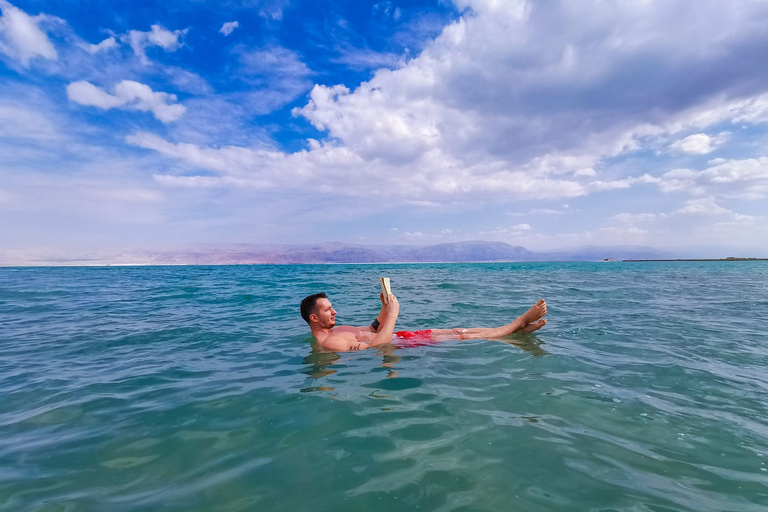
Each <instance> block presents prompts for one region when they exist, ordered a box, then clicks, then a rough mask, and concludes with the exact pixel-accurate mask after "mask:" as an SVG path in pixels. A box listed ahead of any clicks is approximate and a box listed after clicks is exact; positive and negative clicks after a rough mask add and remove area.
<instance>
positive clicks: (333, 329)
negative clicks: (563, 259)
mask: <svg viewBox="0 0 768 512" xmlns="http://www.w3.org/2000/svg"><path fill="white" fill-rule="evenodd" d="M380 298H381V311H380V312H379V314H378V316H377V317H376V320H375V321H374V322H373V323H372V324H371V325H367V326H364V327H353V326H351V325H339V326H337V325H336V310H334V309H333V306H332V305H331V301H329V300H328V296H327V295H326V294H324V293H317V294H315V295H310V296H309V297H306V298H305V299H304V300H303V301H301V317H302V318H303V319H304V321H306V322H307V323H308V324H309V328H310V329H311V330H312V336H314V337H315V339H316V340H317V342H318V343H319V344H320V346H322V347H323V348H326V349H328V350H333V351H335V352H345V351H350V350H365V349H367V348H371V347H375V346H378V345H385V344H387V343H392V341H393V337H394V340H398V339H400V340H412V341H416V342H417V344H421V345H424V344H431V343H434V342H437V341H441V340H449V339H454V340H456V339H458V340H467V339H476V338H485V339H487V338H498V337H501V336H506V335H508V334H512V333H513V332H526V333H527V332H533V331H536V330H538V329H541V328H542V327H544V325H545V324H546V323H547V321H546V320H545V319H543V318H542V317H543V316H544V315H546V314H547V303H546V302H544V300H543V299H542V300H540V301H538V302H537V303H536V304H534V305H533V306H531V308H530V309H529V310H528V311H526V312H525V313H523V314H522V315H520V316H519V317H517V318H515V320H514V321H512V323H509V324H507V325H503V326H501V327H491V328H487V327H478V328H474V329H430V330H425V331H415V332H409V331H399V332H395V322H397V315H398V314H399V313H400V303H399V302H398V301H397V298H396V297H395V296H394V295H391V294H390V295H389V297H388V299H385V297H384V294H383V293H382V294H381V295H380ZM430 342H431V343H430ZM408 344H411V346H413V344H412V343H406V345H408Z"/></svg>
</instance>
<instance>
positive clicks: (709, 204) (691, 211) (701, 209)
mask: <svg viewBox="0 0 768 512" xmlns="http://www.w3.org/2000/svg"><path fill="white" fill-rule="evenodd" d="M674 213H676V214H679V215H697V216H700V215H705V216H711V215H726V214H730V213H733V212H731V211H729V210H727V209H725V208H723V207H722V206H720V205H718V204H717V203H715V200H714V199H713V198H711V197H707V198H702V199H693V200H690V201H687V202H686V204H685V206H684V207H682V208H680V209H679V210H675V211H674Z"/></svg>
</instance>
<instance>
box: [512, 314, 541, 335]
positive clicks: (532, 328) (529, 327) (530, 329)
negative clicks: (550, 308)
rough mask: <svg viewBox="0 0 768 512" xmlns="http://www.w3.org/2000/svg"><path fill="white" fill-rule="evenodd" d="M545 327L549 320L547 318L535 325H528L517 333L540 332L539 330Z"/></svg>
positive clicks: (534, 323)
mask: <svg viewBox="0 0 768 512" xmlns="http://www.w3.org/2000/svg"><path fill="white" fill-rule="evenodd" d="M545 325H547V319H546V318H542V319H541V320H539V321H538V322H533V323H530V324H528V325H526V326H525V327H523V328H522V329H520V330H519V331H517V332H524V333H530V332H533V331H538V330H539V329H541V328H542V327H544V326H545Z"/></svg>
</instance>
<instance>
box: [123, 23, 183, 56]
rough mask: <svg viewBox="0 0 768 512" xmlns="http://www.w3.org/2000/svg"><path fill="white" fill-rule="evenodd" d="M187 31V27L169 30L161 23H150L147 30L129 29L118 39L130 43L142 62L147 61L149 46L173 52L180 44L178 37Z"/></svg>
mask: <svg viewBox="0 0 768 512" xmlns="http://www.w3.org/2000/svg"><path fill="white" fill-rule="evenodd" d="M186 33H187V29H184V30H174V31H170V30H168V29H166V28H164V27H162V26H161V25H152V27H151V30H150V31H149V32H141V31H139V30H131V31H129V32H128V33H127V34H123V35H122V36H120V40H121V41H122V42H124V43H127V44H128V45H130V47H131V49H133V53H134V54H136V56H137V57H138V58H139V60H140V61H141V62H142V63H145V64H147V63H149V59H148V58H147V53H146V49H147V48H148V47H150V46H159V47H160V48H162V49H163V50H165V51H167V52H175V51H176V50H178V49H179V48H181V46H182V42H181V41H179V38H180V37H182V36H184V35H185V34H186Z"/></svg>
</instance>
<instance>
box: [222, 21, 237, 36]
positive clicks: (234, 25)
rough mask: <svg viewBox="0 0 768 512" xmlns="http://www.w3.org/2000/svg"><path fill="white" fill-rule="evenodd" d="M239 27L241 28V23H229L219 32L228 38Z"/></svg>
mask: <svg viewBox="0 0 768 512" xmlns="http://www.w3.org/2000/svg"><path fill="white" fill-rule="evenodd" d="M239 26H240V23H238V22H237V21H228V22H226V23H224V24H223V25H222V26H221V28H220V29H219V32H221V33H222V34H224V35H225V36H228V35H229V34H231V33H232V32H233V31H234V30H235V29H236V28H237V27H239Z"/></svg>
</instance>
